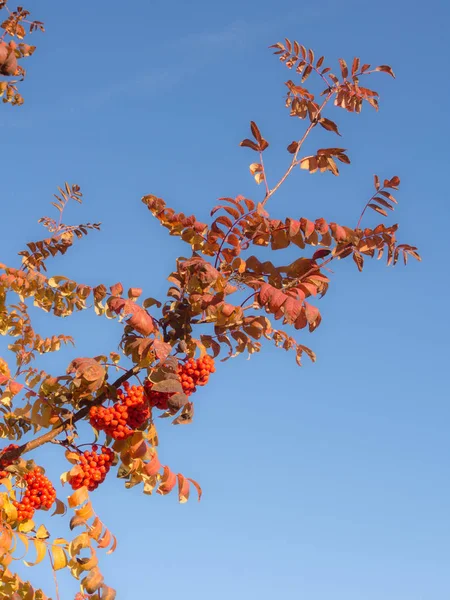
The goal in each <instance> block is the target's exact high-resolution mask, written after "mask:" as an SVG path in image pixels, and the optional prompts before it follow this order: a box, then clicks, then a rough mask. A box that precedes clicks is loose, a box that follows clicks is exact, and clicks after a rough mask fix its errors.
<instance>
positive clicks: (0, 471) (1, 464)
mask: <svg viewBox="0 0 450 600" xmlns="http://www.w3.org/2000/svg"><path fill="white" fill-rule="evenodd" d="M18 447H19V446H18V445H17V444H9V446H6V448H3V450H2V454H5V453H6V452H9V451H10V450H14V449H15V448H18ZM0 456H1V454H0ZM11 464H12V461H11V460H5V459H4V458H0V479H4V478H5V477H8V475H9V474H10V473H8V471H4V469H5V468H6V467H9V465H11Z"/></svg>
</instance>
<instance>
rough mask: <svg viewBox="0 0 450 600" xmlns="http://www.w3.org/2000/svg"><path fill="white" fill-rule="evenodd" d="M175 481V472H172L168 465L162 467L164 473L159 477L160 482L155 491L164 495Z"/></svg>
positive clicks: (170, 489)
mask: <svg viewBox="0 0 450 600" xmlns="http://www.w3.org/2000/svg"><path fill="white" fill-rule="evenodd" d="M176 483H177V476H176V475H175V473H172V471H171V470H170V469H169V467H164V473H163V475H162V478H161V484H160V486H159V488H158V489H157V493H158V494H161V496H165V495H166V494H168V493H169V492H171V491H172V490H173V488H174V487H175V485H176Z"/></svg>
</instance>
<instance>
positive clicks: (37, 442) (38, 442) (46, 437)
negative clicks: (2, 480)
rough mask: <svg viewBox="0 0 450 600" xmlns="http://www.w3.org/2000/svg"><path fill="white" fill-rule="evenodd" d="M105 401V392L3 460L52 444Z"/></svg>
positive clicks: (124, 377)
mask: <svg viewBox="0 0 450 600" xmlns="http://www.w3.org/2000/svg"><path fill="white" fill-rule="evenodd" d="M140 370H141V368H140V367H137V366H135V367H133V368H131V369H129V370H128V371H127V372H126V373H124V374H123V375H121V376H120V377H119V378H118V379H116V381H115V382H114V383H113V386H114V387H116V388H118V387H120V386H121V385H122V383H123V382H124V381H127V380H128V379H130V377H133V375H136V374H137V373H139V371H140ZM105 399H106V392H103V393H102V394H100V395H99V396H97V398H95V400H93V401H92V402H89V404H88V405H86V406H83V408H80V410H79V411H78V412H76V413H75V414H74V415H73V416H71V417H69V418H68V419H66V420H65V421H63V422H62V423H61V425H58V426H57V427H55V428H54V429H52V430H51V431H48V432H47V433H44V434H43V435H41V436H39V437H37V438H35V439H34V440H30V441H29V442H27V443H26V444H23V445H22V446H19V448H15V449H14V450H10V451H9V452H5V454H4V455H3V456H2V458H4V459H5V460H16V459H17V458H18V457H19V456H21V455H22V454H26V453H27V452H31V451H32V450H35V449H36V448H39V447H40V446H43V445H44V444H47V443H48V442H51V441H52V440H54V439H55V437H57V436H58V435H59V434H60V433H62V432H63V431H65V430H66V429H67V428H68V427H71V426H72V425H73V424H74V423H77V422H78V421H81V419H84V417H86V416H87V415H88V414H89V411H90V409H91V406H98V405H99V404H102V403H103V402H104V400H105Z"/></svg>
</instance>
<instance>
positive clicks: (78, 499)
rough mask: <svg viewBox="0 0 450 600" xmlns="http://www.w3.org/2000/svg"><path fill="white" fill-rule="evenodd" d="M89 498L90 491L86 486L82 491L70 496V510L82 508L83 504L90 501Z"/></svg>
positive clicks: (79, 490)
mask: <svg viewBox="0 0 450 600" xmlns="http://www.w3.org/2000/svg"><path fill="white" fill-rule="evenodd" d="M88 498H89V494H88V489H87V487H86V486H85V485H84V486H83V487H81V488H80V489H78V490H76V491H75V492H74V493H73V494H72V495H71V496H69V498H68V501H69V506H70V508H74V507H75V506H80V504H83V502H86V500H88Z"/></svg>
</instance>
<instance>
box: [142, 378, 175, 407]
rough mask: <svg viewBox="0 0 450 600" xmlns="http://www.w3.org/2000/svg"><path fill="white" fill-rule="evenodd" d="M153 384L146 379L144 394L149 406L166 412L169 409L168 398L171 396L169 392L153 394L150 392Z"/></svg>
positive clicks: (153, 392)
mask: <svg viewBox="0 0 450 600" xmlns="http://www.w3.org/2000/svg"><path fill="white" fill-rule="evenodd" d="M152 387H153V383H152V382H151V381H149V380H148V379H147V381H146V382H145V394H146V396H147V400H148V403H149V404H150V406H152V407H155V408H159V409H160V410H167V409H168V408H169V398H170V397H171V396H173V394H172V393H170V392H155V391H153V390H152Z"/></svg>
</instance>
